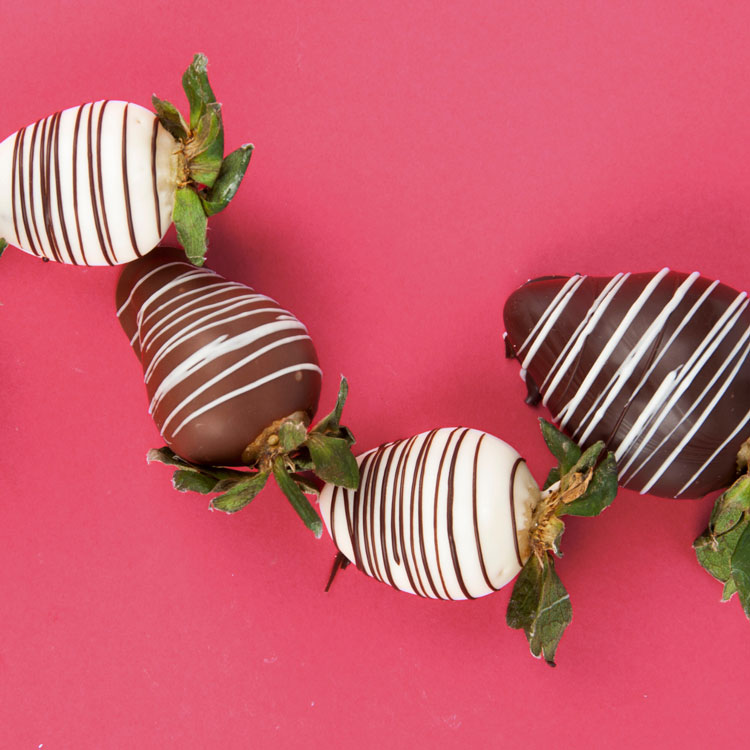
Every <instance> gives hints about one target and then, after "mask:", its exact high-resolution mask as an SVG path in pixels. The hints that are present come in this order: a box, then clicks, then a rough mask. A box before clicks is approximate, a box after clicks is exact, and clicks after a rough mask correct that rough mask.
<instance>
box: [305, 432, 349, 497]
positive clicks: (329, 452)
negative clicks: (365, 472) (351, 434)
mask: <svg viewBox="0 0 750 750" xmlns="http://www.w3.org/2000/svg"><path fill="white" fill-rule="evenodd" d="M305 446H306V447H307V449H308V450H309V451H310V458H311V459H312V462H313V471H314V472H315V474H316V475H317V476H319V477H320V478H321V479H322V480H323V481H324V482H330V483H331V484H337V485H339V486H340V487H346V488H347V489H350V490H356V489H357V487H359V466H358V465H357V460H356V459H355V458H354V454H353V453H352V451H351V447H350V445H349V443H348V441H346V440H344V439H342V438H337V437H331V436H330V435H321V434H320V433H316V432H311V433H309V434H308V436H307V440H305Z"/></svg>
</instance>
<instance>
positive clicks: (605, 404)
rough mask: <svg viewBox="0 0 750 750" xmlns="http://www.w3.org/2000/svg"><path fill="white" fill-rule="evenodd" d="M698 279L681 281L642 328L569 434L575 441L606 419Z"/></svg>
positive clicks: (587, 434)
mask: <svg viewBox="0 0 750 750" xmlns="http://www.w3.org/2000/svg"><path fill="white" fill-rule="evenodd" d="M699 277H700V274H698V273H692V274H690V276H688V277H687V278H686V279H685V280H684V281H683V282H682V284H680V286H679V287H678V288H677V289H676V290H675V293H674V294H673V295H672V297H671V299H670V300H669V302H667V304H666V305H664V307H663V308H662V310H661V311H660V313H659V314H658V315H657V316H656V318H654V320H653V321H652V322H651V324H650V325H649V326H648V328H646V330H645V332H644V333H643V335H642V336H641V337H640V339H639V340H638V342H637V343H636V345H635V346H634V347H633V348H632V349H631V350H630V351H629V352H628V354H627V355H626V357H625V358H624V360H623V361H622V363H621V364H620V366H619V367H618V368H617V369H616V370H615V372H614V373H613V375H612V377H611V378H610V380H609V382H608V383H607V384H606V385H605V386H604V388H603V389H602V391H601V393H600V394H599V396H598V397H597V398H596V399H595V400H594V403H593V404H592V405H591V406H590V408H589V410H588V411H587V412H586V414H585V415H584V416H583V417H582V418H581V420H580V421H579V423H578V429H577V430H576V431H575V432H574V433H573V437H574V438H575V439H576V442H578V443H581V444H585V442H586V440H587V439H588V437H589V435H590V434H591V432H592V431H593V430H594V429H596V428H597V427H598V425H599V423H600V422H601V420H602V419H603V418H604V417H605V416H606V412H607V410H608V409H609V407H610V405H611V404H612V402H613V401H614V399H615V398H617V396H619V395H620V392H621V391H622V389H623V387H624V386H625V384H626V383H627V381H628V380H629V379H630V378H631V377H632V375H633V373H634V372H635V369H636V367H638V365H639V364H640V363H641V361H642V360H643V358H644V357H646V356H647V355H648V353H649V351H650V350H651V348H652V347H653V344H654V342H655V341H656V340H657V339H658V336H659V333H660V332H661V331H662V329H663V327H664V325H665V323H666V321H667V319H668V318H669V316H670V315H671V314H672V312H673V311H674V310H675V309H676V308H677V306H678V305H679V304H680V303H681V302H682V300H683V299H684V298H685V295H686V294H687V293H688V290H689V289H690V288H691V287H692V285H693V284H694V283H695V281H696V280H697V279H698V278H699ZM587 423H588V427H587V428H586V429H585V430H584V432H583V434H580V432H581V430H582V429H583V428H584V427H585V425H586V424H587Z"/></svg>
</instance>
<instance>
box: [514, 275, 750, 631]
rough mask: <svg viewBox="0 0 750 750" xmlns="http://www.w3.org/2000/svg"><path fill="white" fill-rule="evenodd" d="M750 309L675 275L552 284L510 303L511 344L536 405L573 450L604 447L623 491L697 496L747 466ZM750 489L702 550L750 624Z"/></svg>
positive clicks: (726, 292)
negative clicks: (573, 445) (548, 414)
mask: <svg viewBox="0 0 750 750" xmlns="http://www.w3.org/2000/svg"><path fill="white" fill-rule="evenodd" d="M748 305H750V300H749V299H748V295H747V294H746V293H745V292H738V291H736V290H734V289H732V288H730V287H729V286H727V285H725V284H721V283H719V282H718V281H713V280H711V279H707V278H704V277H703V276H700V275H699V274H698V273H691V274H687V273H678V272H676V271H670V270H669V269H667V268H665V269H662V270H661V271H659V272H657V273H636V274H631V273H620V274H617V275H616V276H613V277H607V278H599V277H589V276H582V275H575V276H571V277H546V278H542V279H537V280H534V281H530V282H528V283H527V284H524V285H523V286H522V287H520V288H519V289H518V290H516V291H515V292H514V293H513V294H512V295H511V296H510V298H509V299H508V301H507V302H506V304H505V310H504V318H505V328H506V331H507V334H506V345H507V348H508V353H509V355H510V356H513V357H515V358H516V359H518V361H519V362H520V364H521V368H522V369H521V373H522V376H523V377H524V379H525V381H526V384H527V386H528V391H529V395H528V398H527V401H528V402H529V403H536V402H537V401H539V400H540V399H541V401H542V403H543V404H545V405H546V406H547V407H548V408H549V410H550V411H551V412H552V414H553V417H554V420H555V422H556V423H557V424H558V425H559V426H560V427H561V428H562V429H563V430H564V431H565V432H566V433H568V434H569V435H570V436H571V437H572V438H573V439H574V440H575V441H576V442H577V443H579V444H581V445H584V446H585V445H589V444H591V443H592V442H594V441H597V440H602V441H604V443H605V444H606V445H607V446H608V447H609V448H610V449H611V450H613V451H614V452H615V456H616V458H617V467H618V472H619V477H620V483H621V484H622V485H623V486H625V487H631V488H633V489H635V490H638V491H640V492H643V493H645V492H650V493H652V494H655V495H661V496H665V497H678V498H681V497H688V498H689V497H701V496H703V495H705V494H706V493H709V492H712V491H715V490H718V489H722V488H725V487H727V486H729V485H730V484H732V482H734V480H735V478H736V477H737V473H738V470H743V471H746V469H747V463H748V461H747V453H746V452H743V451H742V450H741V449H742V446H743V443H744V442H745V441H746V440H747V439H748V436H749V435H750V309H748ZM748 486H750V485H749V483H748V481H747V476H744V477H742V478H741V479H740V480H738V482H737V484H736V485H734V486H733V487H732V489H730V490H729V491H728V492H727V493H725V495H722V497H721V498H720V499H719V502H718V503H717V505H716V508H715V509H714V514H713V516H712V519H711V523H710V525H709V528H708V530H707V531H706V534H704V535H703V536H702V537H700V538H699V539H698V540H696V543H695V544H696V551H697V552H698V556H699V558H700V560H701V563H702V564H703V565H704V567H706V568H707V569H708V570H709V571H710V572H711V573H712V574H713V575H715V576H716V577H717V578H719V579H720V580H722V581H723V582H724V583H725V584H726V588H725V597H727V598H728V597H729V596H731V594H732V593H733V592H734V591H735V590H737V591H738V592H739V593H740V599H741V600H742V604H743V607H744V608H745V611H746V613H747V614H748V616H749V617H750V490H749V489H748Z"/></svg>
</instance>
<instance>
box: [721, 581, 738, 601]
mask: <svg viewBox="0 0 750 750" xmlns="http://www.w3.org/2000/svg"><path fill="white" fill-rule="evenodd" d="M736 593H737V584H736V583H735V582H734V578H730V579H729V580H728V581H727V582H726V583H725V584H724V589H723V590H722V592H721V601H723V602H728V601H729V600H730V599H731V598H732V597H733V596H734V595H735V594H736Z"/></svg>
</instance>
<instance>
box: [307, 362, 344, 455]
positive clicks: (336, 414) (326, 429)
mask: <svg viewBox="0 0 750 750" xmlns="http://www.w3.org/2000/svg"><path fill="white" fill-rule="evenodd" d="M348 395H349V383H347V382H346V378H345V377H343V376H342V377H341V382H340V383H339V392H338V396H337V397H336V406H335V407H334V408H333V411H332V412H331V413H330V414H327V415H326V416H325V417H323V419H321V420H320V422H318V424H316V425H315V427H313V428H312V430H310V432H315V433H325V434H330V435H337V436H338V433H339V430H340V429H341V425H340V422H341V414H342V412H343V411H344V404H345V403H346V397H347V396H348ZM347 432H348V430H347ZM348 435H349V436H351V433H350V432H348ZM353 441H354V439H353V437H352V443H351V444H352V445H353V444H354V442H353Z"/></svg>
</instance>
